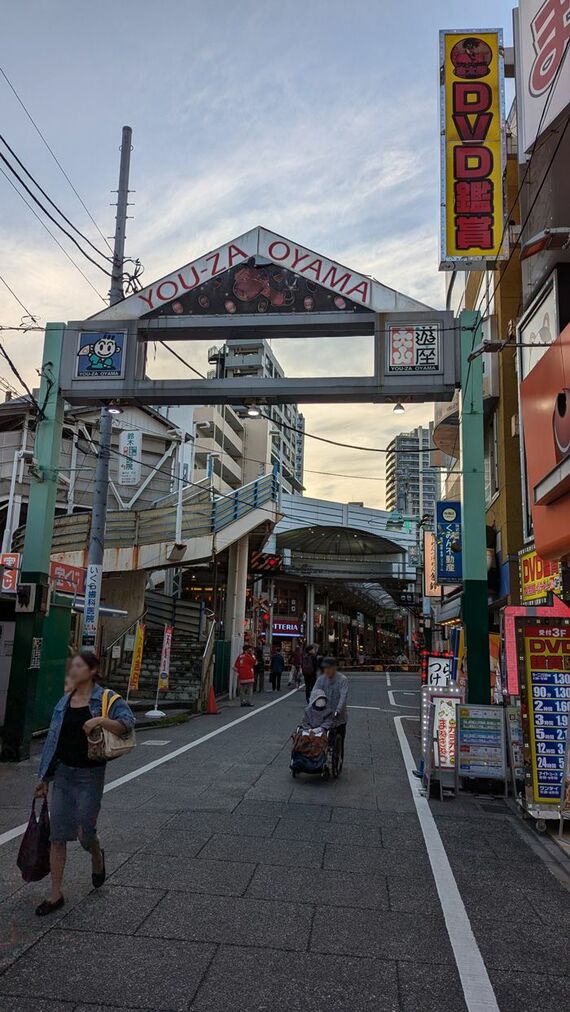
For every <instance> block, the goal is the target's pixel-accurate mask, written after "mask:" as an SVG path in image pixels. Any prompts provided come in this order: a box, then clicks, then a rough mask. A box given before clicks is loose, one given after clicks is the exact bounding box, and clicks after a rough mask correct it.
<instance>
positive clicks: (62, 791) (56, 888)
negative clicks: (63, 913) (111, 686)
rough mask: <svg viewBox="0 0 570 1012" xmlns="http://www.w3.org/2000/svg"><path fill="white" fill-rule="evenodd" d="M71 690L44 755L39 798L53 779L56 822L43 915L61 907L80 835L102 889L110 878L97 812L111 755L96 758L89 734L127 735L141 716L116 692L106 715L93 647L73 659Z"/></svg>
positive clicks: (96, 884) (41, 908)
mask: <svg viewBox="0 0 570 1012" xmlns="http://www.w3.org/2000/svg"><path fill="white" fill-rule="evenodd" d="M65 688H66V690H67V691H66V692H65V694H64V695H63V696H62V698H61V699H60V700H59V702H58V703H56V706H55V709H54V711H53V715H52V719H51V723H50V727H49V731H48V734H47V738H46V740H45V744H44V747H43V751H42V756H41V759H40V765H39V769H38V776H39V778H40V782H39V784H38V786H37V787H36V791H35V795H36V797H38V798H39V797H41V798H45V797H47V794H48V789H49V783H50V782H52V781H53V787H52V796H51V807H50V822H51V844H50V871H51V896H50V898H49V900H43V902H42V903H40V905H39V906H38V907H37V908H36V914H37V915H38V917H45V916H46V914H51V913H53V912H54V911H55V910H59V909H60V908H61V907H62V906H63V904H64V902H65V900H64V897H63V892H62V885H63V873H64V869H65V858H66V850H67V844H68V842H70V841H71V840H79V842H80V844H81V846H82V847H83V849H84V850H86V851H87V852H88V853H89V854H90V855H91V881H92V883H93V886H94V887H95V889H99V888H100V887H101V886H102V885H103V883H104V881H105V874H106V873H105V852H104V850H103V849H102V848H101V845H100V843H99V838H98V836H97V817H98V815H99V809H100V808H101V799H102V797H103V786H104V783H105V767H106V760H105V759H90V758H89V755H88V740H87V739H88V735H89V734H90V732H91V731H93V729H94V728H96V727H101V728H103V730H106V731H111V732H112V734H115V735H119V736H121V737H127V736H128V735H129V734H130V732H131V731H132V729H133V727H134V725H135V718H134V715H133V713H132V711H131V708H130V707H129V705H128V703H126V702H125V700H124V699H122V698H121V696H117V694H116V693H110V690H107V691H108V692H109V693H110V695H112V696H113V697H114V699H113V702H112V703H111V705H110V706H109V713H108V715H107V716H105V717H103V716H102V714H103V709H104V707H105V708H106V707H107V704H108V701H109V697H107V700H105V690H104V689H103V688H102V686H101V685H100V683H99V660H98V658H97V657H96V656H95V654H94V653H92V652H91V651H89V650H82V651H80V652H79V653H76V654H75V655H74V657H72V659H71V661H70V662H69V668H68V671H67V674H66V684H65Z"/></svg>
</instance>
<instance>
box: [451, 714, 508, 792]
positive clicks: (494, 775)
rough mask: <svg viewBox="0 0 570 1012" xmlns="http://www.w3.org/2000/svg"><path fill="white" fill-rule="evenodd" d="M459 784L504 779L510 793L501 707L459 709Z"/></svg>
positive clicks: (457, 769)
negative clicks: (461, 782) (461, 781)
mask: <svg viewBox="0 0 570 1012" xmlns="http://www.w3.org/2000/svg"><path fill="white" fill-rule="evenodd" d="M455 772H456V776H457V782H458V784H459V780H460V779H464V780H465V779H467V780H480V779H481V780H502V781H503V783H504V791H505V796H506V794H507V749H506V737H505V718H504V713H503V707H502V706H480V705H474V704H473V703H470V704H462V705H459V706H458V707H457V763H456V766H455Z"/></svg>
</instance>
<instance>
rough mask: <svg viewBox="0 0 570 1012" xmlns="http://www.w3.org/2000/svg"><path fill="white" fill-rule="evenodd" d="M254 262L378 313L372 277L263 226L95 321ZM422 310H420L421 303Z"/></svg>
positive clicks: (150, 306)
mask: <svg viewBox="0 0 570 1012" xmlns="http://www.w3.org/2000/svg"><path fill="white" fill-rule="evenodd" d="M251 257H255V258H256V262H258V263H259V262H260V261H261V262H263V261H264V260H265V261H268V262H270V263H272V264H275V265H276V266H278V267H283V268H287V269H288V270H291V271H294V272H295V273H296V274H299V275H300V276H302V277H304V278H306V279H307V281H311V282H314V283H315V284H318V285H322V286H323V287H324V288H327V289H329V291H331V292H334V293H335V294H337V295H341V296H345V297H346V298H350V299H352V301H353V302H355V303H357V305H361V306H363V307H365V308H367V309H368V308H372V309H374V308H376V307H375V306H374V305H373V304H372V303H373V299H372V291H373V281H372V279H371V278H369V277H366V275H363V274H359V273H357V272H355V271H353V270H351V269H350V268H348V267H343V266H342V265H341V264H339V263H337V262H336V261H335V260H329V259H328V258H327V257H324V256H322V255H321V254H317V253H314V252H313V251H312V250H309V249H306V248H305V247H304V246H300V245H299V244H298V243H294V242H292V241H291V240H289V239H285V238H284V237H283V236H280V235H277V234H276V233H275V232H270V231H269V230H268V229H265V228H260V227H258V228H255V229H252V230H251V231H250V232H246V233H245V234H244V235H242V236H239V238H237V239H234V240H232V242H228V243H225V244H224V245H223V246H219V247H218V248H217V249H214V250H212V251H211V252H210V253H206V254H205V255H204V256H201V257H198V259H197V260H192V261H191V262H190V263H189V264H186V266H185V267H181V268H180V269H178V270H176V271H174V272H173V273H172V274H167V275H166V277H164V278H161V279H160V280H159V281H157V282H156V283H155V284H152V285H149V286H148V287H147V288H143V289H142V290H141V291H140V292H137V293H136V294H135V295H131V296H129V298H127V299H124V300H123V301H122V302H120V303H117V305H116V306H110V307H109V308H108V309H105V310H103V311H102V312H101V313H98V314H96V316H95V317H94V319H97V317H99V316H100V317H101V318H105V319H106V320H108V319H112V318H113V317H116V318H117V319H119V318H120V319H121V320H129V319H139V318H140V317H142V316H145V315H146V314H147V313H151V312H154V311H155V310H157V309H159V308H160V307H161V306H164V305H166V304H167V303H170V302H172V301H173V300H174V299H179V298H181V297H182V296H184V295H185V294H186V293H187V292H191V291H192V290H193V289H195V288H198V287H199V286H200V285H203V284H205V283H206V282H207V281H211V279H212V278H214V277H216V276H217V275H219V274H220V275H221V274H224V273H225V272H226V271H229V270H231V268H232V267H235V266H237V265H239V264H243V263H246V261H248V260H250V259H251ZM407 301H409V300H407ZM418 308H421V307H420V304H418Z"/></svg>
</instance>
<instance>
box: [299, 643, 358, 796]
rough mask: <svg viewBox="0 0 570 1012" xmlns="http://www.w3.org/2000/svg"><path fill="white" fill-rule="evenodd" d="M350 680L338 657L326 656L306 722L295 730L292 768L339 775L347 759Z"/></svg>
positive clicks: (306, 713)
mask: <svg viewBox="0 0 570 1012" xmlns="http://www.w3.org/2000/svg"><path fill="white" fill-rule="evenodd" d="M347 698H348V680H347V678H346V677H345V676H344V675H342V674H339V673H338V672H337V669H336V661H335V660H334V659H333V658H332V657H327V658H325V660H324V662H323V674H322V675H321V676H320V677H319V678H318V679H317V682H316V684H315V687H314V689H313V691H312V692H311V695H310V699H309V703H308V705H307V706H306V708H305V713H304V719H303V722H302V723H301V724H300V725H299V727H298V728H297V730H296V731H295V733H294V734H293V736H292V737H293V748H292V751H291V762H290V769H291V772H292V774H293V776H297V774H298V773H317V774H320V775H321V776H322V777H323V778H324V779H328V777H329V775H330V773H331V772H332V775H333V777H338V776H340V773H341V771H342V766H343V760H344V739H345V735H346V717H347Z"/></svg>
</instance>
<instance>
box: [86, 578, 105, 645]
mask: <svg viewBox="0 0 570 1012" xmlns="http://www.w3.org/2000/svg"><path fill="white" fill-rule="evenodd" d="M102 576H103V566H101V565H93V563H90V564H89V565H88V567H87V575H86V577H85V606H84V611H83V636H82V641H81V642H82V645H83V646H84V647H92V648H93V649H94V648H95V646H96V640H97V619H98V616H99V602H100V600H101V579H102Z"/></svg>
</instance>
